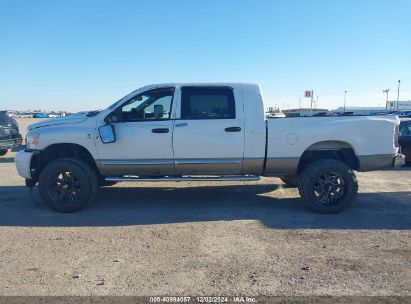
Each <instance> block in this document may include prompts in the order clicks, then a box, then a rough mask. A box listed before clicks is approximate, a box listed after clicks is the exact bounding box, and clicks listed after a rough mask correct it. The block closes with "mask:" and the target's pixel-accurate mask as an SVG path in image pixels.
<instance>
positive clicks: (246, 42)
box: [0, 0, 411, 111]
mask: <svg viewBox="0 0 411 304" xmlns="http://www.w3.org/2000/svg"><path fill="white" fill-rule="evenodd" d="M410 12H411V0H344V1H343V0H340V1H337V0H332V1H330V0H327V1H326V0H310V1H308V0H287V1H284V0H258V1H254V0H208V1H193V0H173V1H171V0H170V1H169V0H151V1H137V0H134V1H121V0H66V1H64V0H59V1H54V0H47V1H46V0H36V1H34V0H13V1H12V0H0V109H4V108H6V109H16V110H25V109H43V110H64V111H81V110H92V109H102V108H105V107H106V106H108V105H110V104H111V103H113V102H114V101H116V100H118V99H119V98H121V97H122V96H124V95H126V94H128V93H129V92H131V91H133V90H135V89H137V88H139V87H142V86H144V85H148V84H153V83H164V82H253V83H259V84H261V85H262V88H263V93H264V97H265V105H266V106H279V107H280V108H282V107H285V108H295V107H298V105H299V103H298V98H299V97H301V104H302V106H303V107H304V106H306V107H309V104H310V102H309V99H307V98H304V97H303V96H304V91H305V90H314V96H315V99H316V97H317V96H318V101H319V103H318V107H322V108H328V109H335V108H337V107H339V106H342V105H343V100H344V91H347V97H346V104H347V106H385V98H386V95H385V93H383V92H382V91H383V90H384V89H389V90H390V91H389V98H390V99H393V100H396V98H397V85H398V80H401V88H400V100H411V19H410V16H411V15H410Z"/></svg>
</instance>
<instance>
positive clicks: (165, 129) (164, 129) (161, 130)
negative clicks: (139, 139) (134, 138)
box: [151, 128, 170, 133]
mask: <svg viewBox="0 0 411 304" xmlns="http://www.w3.org/2000/svg"><path fill="white" fill-rule="evenodd" d="M169 131H170V130H169V129H168V128H157V129H152V130H151V132H153V133H168V132H169Z"/></svg>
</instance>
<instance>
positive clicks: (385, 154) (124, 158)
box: [16, 83, 404, 213]
mask: <svg viewBox="0 0 411 304" xmlns="http://www.w3.org/2000/svg"><path fill="white" fill-rule="evenodd" d="M398 125H399V120H398V118H397V117H396V116H391V117H389V116H372V117H366V116H363V117H307V118H283V119H268V120H265V118H264V106H263V97H262V93H261V89H260V86H258V85H254V84H244V83H218V84H204V83H195V84H191V83H190V84H161V85H150V86H146V87H143V88H141V89H138V90H136V91H134V92H132V93H130V94H128V95H127V96H125V97H124V98H122V99H120V100H119V101H117V102H116V103H114V104H113V105H112V106H110V107H108V108H107V109H105V110H103V111H100V112H98V111H96V112H88V113H80V114H76V115H71V116H67V117H64V118H54V119H49V120H44V121H41V122H38V123H35V124H32V125H30V126H29V127H28V132H27V138H26V144H27V149H26V150H24V151H20V152H19V153H18V154H17V155H16V166H17V170H18V172H19V174H20V175H21V176H22V177H24V178H25V179H26V185H27V186H28V187H33V186H35V185H36V184H37V183H38V185H39V193H40V196H41V197H42V199H43V200H44V201H45V203H46V204H47V205H48V206H49V207H50V208H52V209H54V210H56V211H59V212H74V211H77V210H79V209H81V208H83V207H84V206H86V205H87V204H88V203H90V202H91V201H92V200H93V199H94V197H95V195H96V193H97V189H98V187H99V186H105V185H110V184H113V183H115V182H118V181H140V182H143V181H208V180H212V181H249V180H257V179H259V177H260V176H276V177H280V178H282V179H283V181H284V182H285V183H286V184H288V185H289V186H298V189H299V192H300V195H301V197H302V199H303V201H304V202H305V204H306V205H307V206H308V207H310V208H311V209H313V210H315V211H317V212H322V213H335V212H339V211H342V210H344V209H345V208H347V207H348V206H350V205H351V204H353V202H354V201H355V198H356V194H357V191H358V184H357V179H356V177H355V175H354V172H353V171H355V170H357V171H369V170H377V169H381V168H386V167H391V166H395V165H399V164H402V163H403V161H404V158H403V156H402V155H401V154H399V153H398V152H399V146H398V142H397V140H398Z"/></svg>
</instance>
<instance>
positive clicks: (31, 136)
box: [26, 132, 40, 149]
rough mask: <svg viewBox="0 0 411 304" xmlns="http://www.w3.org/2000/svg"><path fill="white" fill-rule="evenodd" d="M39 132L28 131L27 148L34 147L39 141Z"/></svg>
mask: <svg viewBox="0 0 411 304" xmlns="http://www.w3.org/2000/svg"><path fill="white" fill-rule="evenodd" d="M39 138H40V134H39V133H35V132H28V133H27V136H26V146H27V149H35V148H36V147H37V144H38V143H39Z"/></svg>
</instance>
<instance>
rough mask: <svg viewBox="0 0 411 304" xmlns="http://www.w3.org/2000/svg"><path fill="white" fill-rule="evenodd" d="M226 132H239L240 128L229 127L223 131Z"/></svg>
mask: <svg viewBox="0 0 411 304" xmlns="http://www.w3.org/2000/svg"><path fill="white" fill-rule="evenodd" d="M224 130H225V131H226V132H240V131H241V128H240V127H229V128H225V129H224Z"/></svg>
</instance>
